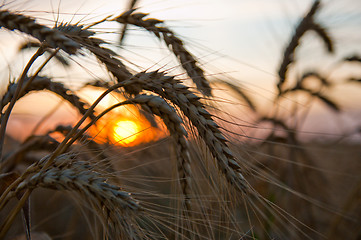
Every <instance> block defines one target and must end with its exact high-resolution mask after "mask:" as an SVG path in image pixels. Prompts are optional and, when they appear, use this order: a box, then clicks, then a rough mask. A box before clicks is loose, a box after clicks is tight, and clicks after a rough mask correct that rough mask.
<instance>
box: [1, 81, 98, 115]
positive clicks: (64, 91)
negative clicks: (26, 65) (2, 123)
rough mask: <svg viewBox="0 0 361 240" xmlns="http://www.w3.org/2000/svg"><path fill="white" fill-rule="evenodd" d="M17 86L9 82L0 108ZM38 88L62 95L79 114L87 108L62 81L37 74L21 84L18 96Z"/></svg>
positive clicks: (12, 94) (8, 100)
mask: <svg viewBox="0 0 361 240" xmlns="http://www.w3.org/2000/svg"><path fill="white" fill-rule="evenodd" d="M29 79H31V77H26V78H25V80H24V82H25V83H26V82H27V81H28V80H29ZM17 87H18V84H17V83H11V84H10V85H9V86H8V90H7V92H6V94H5V95H4V96H3V98H2V99H1V102H0V109H3V107H4V106H6V105H7V104H8V103H9V102H10V101H11V99H12V98H13V97H14V94H15V92H16V89H17ZM40 90H49V91H51V92H53V93H55V94H57V95H58V96H60V97H62V98H63V99H64V100H66V101H67V102H69V103H70V104H71V105H73V106H74V107H75V108H76V109H78V111H79V112H80V113H81V114H85V112H86V111H87V110H88V108H87V104H86V103H85V102H83V101H82V100H81V99H80V98H79V97H78V96H77V95H76V94H74V93H72V91H71V90H70V89H68V88H66V87H65V86H64V85H63V84H62V83H59V82H54V81H52V80H51V79H50V78H47V77H41V76H37V77H35V78H34V79H33V81H32V83H31V84H25V85H23V88H22V90H21V93H22V95H20V96H19V97H18V98H21V97H23V96H25V95H26V94H28V93H30V92H31V91H40ZM90 118H92V119H93V118H94V113H93V112H92V113H91V114H90Z"/></svg>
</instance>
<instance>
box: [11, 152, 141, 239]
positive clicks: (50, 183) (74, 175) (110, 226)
mask: <svg viewBox="0 0 361 240" xmlns="http://www.w3.org/2000/svg"><path fill="white" fill-rule="evenodd" d="M70 158H71V157H70V156H69V155H65V154H63V155H60V156H58V157H57V158H56V159H55V161H54V162H53V164H52V165H51V166H50V167H49V168H47V169H42V170H41V171H39V172H37V173H35V174H33V175H32V176H31V177H28V178H27V179H26V180H24V181H22V182H21V183H20V184H19V185H18V186H17V188H16V189H15V190H14V193H15V194H16V193H19V192H20V191H22V190H24V189H34V188H38V187H44V188H50V189H56V190H61V191H64V190H68V191H75V192H77V193H79V194H80V195H81V196H82V198H83V199H84V200H85V201H87V202H88V203H89V204H90V207H92V208H94V210H96V213H97V214H98V216H99V217H100V219H101V220H102V222H103V224H104V225H105V227H106V228H107V229H105V231H106V233H107V235H108V237H110V238H112V239H133V237H131V236H136V235H137V234H136V233H135V231H136V230H134V227H135V226H136V224H134V223H132V218H133V217H132V215H134V214H136V213H137V212H138V210H140V206H139V204H138V203H137V202H136V201H135V200H134V199H133V198H132V197H131V196H130V194H129V193H127V192H125V191H121V190H120V188H119V187H117V186H114V185H111V184H109V183H107V182H106V179H105V178H103V177H102V175H101V174H100V173H98V172H95V171H94V170H93V169H92V167H91V166H90V165H89V163H87V162H82V161H70V160H69V159H70ZM44 162H45V161H41V162H39V166H41V165H42V163H44Z"/></svg>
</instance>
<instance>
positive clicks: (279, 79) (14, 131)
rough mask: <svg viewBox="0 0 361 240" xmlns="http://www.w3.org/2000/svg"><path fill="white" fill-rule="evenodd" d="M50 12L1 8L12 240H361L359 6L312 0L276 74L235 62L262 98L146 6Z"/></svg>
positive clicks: (1, 186)
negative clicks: (249, 73)
mask: <svg viewBox="0 0 361 240" xmlns="http://www.w3.org/2000/svg"><path fill="white" fill-rule="evenodd" d="M35 2H36V1H35ZM35 2H32V1H17V0H16V1H3V2H2V3H1V8H0V28H1V29H0V31H1V33H0V34H1V36H2V37H3V40H2V42H4V44H3V46H2V47H1V48H0V50H1V54H2V58H3V59H4V60H3V62H2V65H1V67H2V74H1V85H0V86H1V87H2V88H1V91H0V99H1V102H0V109H1V119H0V120H1V125H0V159H1V162H0V170H1V172H0V226H1V227H0V239H9V240H12V239H13V240H15V239H17V240H20V239H34V240H36V239H39V240H40V239H67V240H70V239H355V240H357V239H360V238H361V229H360V226H361V207H360V199H361V187H360V186H361V177H360V176H361V175H360V172H361V171H360V170H361V161H360V160H361V159H360V156H361V155H360V154H361V148H360V146H361V144H360V137H361V135H360V134H361V131H360V129H361V125H360V124H361V123H360V121H359V116H360V115H359V113H360V105H359V102H358V100H359V96H360V90H361V85H360V82H361V81H360V76H361V65H360V63H361V60H360V59H361V57H360V56H361V49H360V48H359V44H357V42H358V40H360V37H361V36H360V35H359V34H357V31H358V30H360V28H359V26H360V25H359V23H360V20H361V19H360V17H357V16H358V15H357V13H358V12H359V11H358V10H357V9H356V8H355V9H356V10H354V11H353V12H347V11H346V12H347V14H348V15H347V16H348V17H346V18H342V17H340V15H337V14H335V9H336V10H337V11H339V12H336V13H338V14H341V10H342V8H340V6H343V5H342V4H340V3H339V2H336V1H320V0H315V1H309V2H310V4H308V5H307V7H306V8H305V9H304V10H302V12H301V13H300V14H299V15H297V21H295V22H294V24H290V25H291V26H290V30H289V33H290V34H289V35H283V34H282V36H281V37H280V36H278V38H277V39H276V40H277V41H278V40H281V42H282V43H280V42H277V44H278V45H280V49H282V50H281V52H280V53H279V61H278V62H277V64H276V65H277V67H276V68H277V69H275V70H273V72H270V71H269V70H268V69H265V68H263V67H262V63H261V62H260V63H259V65H258V63H256V65H254V63H252V61H251V60H249V62H247V60H246V62H245V63H244V62H243V63H242V61H238V62H236V65H235V66H236V68H237V64H239V68H240V69H243V68H244V67H248V68H249V67H250V68H251V69H252V70H253V71H256V72H258V74H260V73H265V74H266V75H267V76H268V77H270V78H271V79H272V80H271V81H268V82H267V83H266V80H264V81H265V82H264V83H262V85H263V86H264V88H261V87H260V86H256V83H252V82H247V81H240V80H239V79H237V78H236V77H234V76H233V75H232V73H231V72H227V71H228V69H222V67H221V66H217V67H214V65H217V63H218V62H217V60H214V61H215V62H214V63H213V65H212V57H213V58H220V59H223V58H227V57H226V56H221V57H219V56H218V55H217V53H215V52H216V50H214V49H213V50H214V51H215V52H212V50H210V49H207V48H206V47H204V46H202V45H200V44H196V43H194V42H193V41H192V36H184V35H181V34H178V33H177V26H176V25H175V26H174V25H173V27H172V21H171V20H168V21H167V20H164V19H160V18H157V17H154V15H153V13H152V12H145V11H144V9H146V7H147V5H146V4H144V5H142V1H140V0H139V1H136V0H132V1H123V2H122V1H120V2H121V3H119V6H121V7H119V9H116V8H115V7H114V9H112V12H109V11H108V12H107V13H106V14H105V13H102V14H96V13H89V12H87V11H88V10H86V9H87V8H86V4H87V1H84V4H82V5H81V6H82V7H79V9H77V8H75V5H76V4H75V3H74V7H73V9H71V12H68V11H65V10H62V4H64V3H62V2H61V1H59V2H57V3H53V2H52V3H51V6H52V8H51V11H47V10H44V9H45V8H44V9H41V10H37V11H35V10H31V4H32V3H34V4H35ZM40 2H41V1H40ZM350 2H352V1H350ZM157 4H158V5H157ZM230 4H232V3H230ZM154 5H155V6H163V5H162V3H161V1H160V2H157V3H154ZM345 5H346V4H345ZM150 6H152V5H151V4H150ZM283 6H284V5H283ZM293 6H295V5H293ZM277 7H279V8H280V9H282V8H281V6H277ZM174 8H176V7H174ZM83 9H84V10H83ZM164 9H167V8H166V7H164ZM164 9H163V11H166V10H164ZM332 9H333V11H331V10H332ZM345 9H346V8H345ZM348 9H350V8H348ZM159 11H162V10H159ZM84 12H86V14H84ZM154 12H155V16H157V11H154ZM285 14H287V12H286V13H285ZM332 14H335V16H334V15H332ZM360 16H361V15H360ZM214 19H217V16H214ZM346 20H347V21H346ZM346 22H347V24H348V25H346ZM178 24H184V25H186V24H187V23H184V22H182V21H179V22H178ZM211 24H213V22H211ZM178 26H181V25H178ZM232 26H234V25H232ZM269 27H270V28H271V27H272V26H269ZM349 28H351V30H353V31H352V32H349V33H350V35H349V36H345V35H344V33H343V32H342V31H346V30H347V29H348V30H350V29H349ZM345 29H346V30H345ZM232 31H235V33H234V36H236V35H237V32H236V31H237V30H236V29H233V30H232ZM271 31H272V30H271ZM358 32H359V31H358ZM351 33H354V35H352V34H351ZM337 34H338V35H337ZM242 37H243V36H242ZM244 37H247V36H244ZM145 38H147V39H148V40H149V39H150V41H149V42H147V41H148V40H147V41H145V40H144V39H145ZM214 39H217V36H214ZM208 40H209V41H212V38H211V39H208ZM355 43H356V44H355ZM224 45H226V44H224ZM12 46H15V47H13V49H12ZM267 47H268V45H267ZM240 48H241V46H240ZM234 51H235V52H236V50H234ZM254 51H255V52H256V50H254ZM207 54H209V56H208V55H207ZM312 54H314V55H312ZM215 56H216V57H215ZM320 56H322V57H323V58H322V59H323V60H322V62H320V60H319V59H320V58H319V57H320ZM262 58H263V57H262ZM239 74H240V75H242V74H243V73H242V71H240V72H239ZM244 74H246V73H244ZM268 86H270V87H268ZM262 99H263V100H262ZM349 99H350V100H349ZM347 102H351V103H349V105H348V104H347ZM330 126H331V127H330ZM327 127H328V128H327ZM325 129H331V130H329V131H328V130H325Z"/></svg>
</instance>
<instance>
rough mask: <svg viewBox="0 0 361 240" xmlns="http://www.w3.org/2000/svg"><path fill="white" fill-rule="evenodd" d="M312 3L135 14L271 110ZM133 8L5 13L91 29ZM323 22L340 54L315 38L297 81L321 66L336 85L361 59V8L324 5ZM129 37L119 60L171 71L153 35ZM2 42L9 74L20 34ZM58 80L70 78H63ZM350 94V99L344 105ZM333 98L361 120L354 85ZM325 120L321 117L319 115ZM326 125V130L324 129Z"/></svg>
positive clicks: (354, 1)
mask: <svg viewBox="0 0 361 240" xmlns="http://www.w3.org/2000/svg"><path fill="white" fill-rule="evenodd" d="M311 4H312V1H311V0H292V1H289V0H193V1H191V0H183V1H179V0H140V1H138V3H137V7H138V8H139V11H141V12H145V13H151V14H150V15H149V16H150V17H154V18H159V19H162V20H165V24H166V25H167V26H169V27H170V28H171V29H172V30H173V31H174V32H176V33H177V35H178V36H179V37H181V39H182V40H184V42H185V44H186V47H187V49H188V50H190V51H191V52H192V53H193V54H194V55H195V56H197V57H198V58H199V61H200V63H201V64H202V66H204V68H205V69H207V71H208V72H207V74H208V75H209V76H215V77H222V78H226V79H231V80H232V81H235V82H238V83H240V84H242V86H244V88H246V89H248V90H250V91H251V94H252V96H253V97H255V98H256V99H257V100H258V101H259V102H260V103H261V104H260V105H261V106H265V108H266V109H267V104H263V103H268V104H270V101H271V99H272V97H273V94H274V90H275V87H274V86H275V85H274V84H275V81H276V80H277V75H276V72H277V68H278V65H279V63H280V60H281V57H282V52H283V50H284V48H285V46H286V44H287V42H288V41H289V39H290V37H291V35H292V32H293V29H294V27H295V26H296V25H297V23H298V21H299V19H300V18H301V17H302V16H303V15H304V13H305V12H306V11H307V10H308V9H309V7H310V5H311ZM127 5H128V1H120V0H108V1H98V0H83V1H74V0H61V1H59V0H27V1H24V0H21V1H19V0H15V1H5V4H4V6H3V9H10V10H20V11H22V12H24V13H26V14H28V15H32V16H34V17H36V18H37V20H39V21H40V22H42V23H45V24H49V25H50V26H52V25H54V22H55V21H56V20H57V21H58V22H62V21H63V22H66V21H71V22H77V21H80V22H81V23H84V24H87V23H91V22H93V21H95V20H99V19H102V18H104V17H105V16H107V15H109V14H113V15H117V14H120V13H121V12H122V11H123V10H125V9H126V6H127ZM24 10H25V11H24ZM75 12H76V13H77V14H76V15H74V13H75ZM58 13H59V14H58ZM317 21H318V22H320V23H322V24H323V25H324V26H326V27H327V29H329V31H330V34H331V36H332V37H333V38H334V39H335V45H336V53H335V54H333V55H329V54H328V53H326V51H324V46H323V44H322V42H321V41H319V40H318V39H317V37H315V36H314V35H312V34H310V35H307V36H306V37H305V38H304V39H303V40H302V42H301V43H302V47H301V48H300V50H298V51H297V58H298V60H299V62H298V64H297V66H295V69H294V72H295V76H297V75H299V74H301V73H302V72H303V71H304V70H306V69H313V68H316V67H317V69H321V71H323V72H325V73H329V74H330V75H331V76H333V77H334V78H337V77H338V76H344V74H345V73H346V74H349V72H351V71H350V68H349V67H344V66H339V65H340V64H338V62H339V60H340V59H341V58H342V57H345V56H348V55H350V54H353V53H359V54H360V53H361V45H360V44H359V43H360V42H361V29H360V28H361V27H360V26H361V1H359V0H342V1H340V0H327V1H323V6H322V11H321V12H320V13H319V14H318V15H317ZM101 28H102V31H104V33H103V34H102V37H104V38H106V39H108V40H109V41H116V40H117V39H115V38H114V35H113V34H109V33H107V32H114V31H118V30H119V25H117V24H114V23H113V24H109V23H107V24H105V25H102V26H101ZM95 29H96V28H95ZM105 30H106V31H105ZM128 33H129V35H128V36H127V37H126V39H125V42H124V46H125V47H124V49H123V50H122V52H121V54H122V55H124V56H125V58H127V59H132V61H134V62H136V63H137V64H138V65H139V67H135V68H136V70H142V69H149V68H150V69H152V68H159V67H162V68H171V67H172V62H173V63H174V59H173V58H172V56H170V54H169V52H167V51H166V49H165V47H164V45H162V44H161V43H159V41H157V40H156V39H155V37H154V36H151V35H150V34H148V33H145V32H142V31H139V29H135V28H130V30H129V32H128ZM0 36H1V37H2V38H1V40H0V44H1V46H0V51H1V52H0V53H1V54H0V59H2V62H3V63H7V65H6V64H4V66H2V68H3V69H6V68H7V66H8V65H9V63H12V62H14V61H16V60H17V59H18V58H17V57H16V54H15V52H16V47H17V46H18V45H17V44H18V43H17V42H15V41H14V39H16V37H14V35H11V34H10V35H9V34H8V33H0ZM85 60H86V59H85ZM335 66H337V69H336V70H335ZM13 68H14V69H12V70H11V71H10V73H9V71H2V73H1V75H0V76H1V81H2V82H1V85H0V86H1V87H2V88H3V90H4V86H5V85H6V83H7V81H8V75H9V74H10V75H11V74H13V75H15V76H16V74H15V72H16V71H17V70H16V67H13ZM351 70H352V72H353V73H355V74H356V76H360V75H361V72H360V71H359V69H357V68H352V69H351ZM58 74H59V75H62V76H61V77H64V78H65V75H66V74H65V73H64V74H62V73H58ZM83 75H84V73H82V72H79V73H75V75H74V76H75V78H78V79H81V78H82V76H83ZM3 79H5V80H3ZM345 92H348V93H352V94H348V95H347V98H345V97H344V93H345ZM334 94H335V97H337V98H338V100H339V101H341V102H342V104H343V105H344V106H345V107H346V108H347V110H348V112H349V113H350V114H351V115H352V114H353V115H356V116H357V115H358V114H360V111H359V110H360V105H359V104H358V103H359V102H360V101H361V99H360V96H359V95H360V94H358V92H357V90H355V89H354V86H351V87H348V88H347V87H346V89H336V90H335V93H334ZM21 111H23V110H19V112H21ZM322 114H324V112H323V111H322V110H320V111H319V112H316V113H315V116H316V115H322ZM345 118H346V119H349V117H345ZM315 119H317V118H316V117H315ZM346 121H349V120H346ZM313 124H314V123H313ZM348 124H350V122H349V123H348ZM354 124H358V123H357V122H355V121H351V125H354ZM360 124H361V123H360ZM323 125H324V124H322V123H321V127H322V126H323Z"/></svg>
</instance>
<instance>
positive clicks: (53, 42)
mask: <svg viewBox="0 0 361 240" xmlns="http://www.w3.org/2000/svg"><path fill="white" fill-rule="evenodd" d="M0 27H4V28H7V29H9V30H19V31H21V32H23V33H26V34H29V35H31V36H33V37H34V38H36V39H38V40H39V41H40V42H45V43H46V44H47V45H48V46H49V47H52V48H60V49H62V50H64V51H65V52H67V53H69V54H74V53H76V51H77V50H78V49H79V48H80V45H79V44H78V43H76V42H74V41H73V40H71V39H69V38H68V37H66V36H65V35H64V34H63V33H61V32H60V31H58V30H56V29H52V28H49V27H47V26H44V25H41V24H38V23H36V22H35V20H34V19H33V18H31V17H28V16H25V15H22V14H15V13H11V12H9V11H6V10H0Z"/></svg>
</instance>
